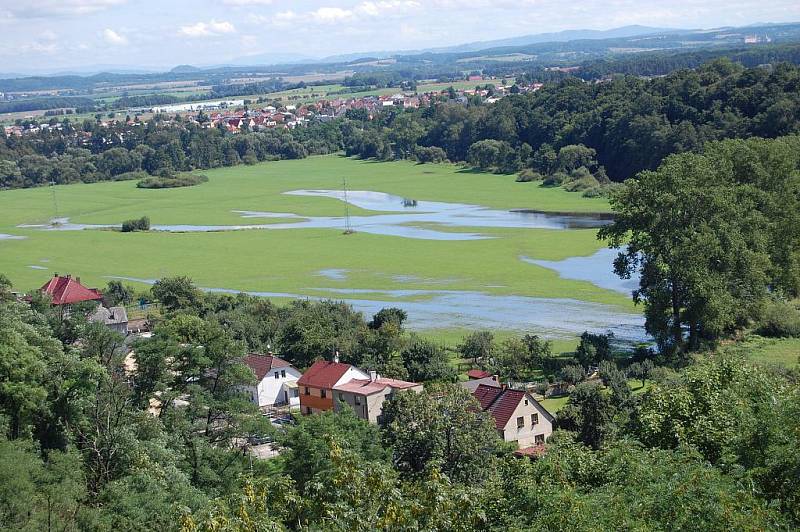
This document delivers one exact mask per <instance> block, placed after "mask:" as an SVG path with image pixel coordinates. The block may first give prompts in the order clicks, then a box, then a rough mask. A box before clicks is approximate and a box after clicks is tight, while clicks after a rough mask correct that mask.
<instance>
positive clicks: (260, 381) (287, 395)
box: [243, 353, 302, 407]
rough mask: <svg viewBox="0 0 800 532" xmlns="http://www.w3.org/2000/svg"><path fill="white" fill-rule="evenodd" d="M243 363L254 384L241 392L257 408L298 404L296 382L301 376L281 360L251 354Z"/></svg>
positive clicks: (274, 357)
mask: <svg viewBox="0 0 800 532" xmlns="http://www.w3.org/2000/svg"><path fill="white" fill-rule="evenodd" d="M243 362H244V363H245V365H247V367H248V368H250V369H251V370H252V371H253V374H254V375H255V376H256V382H255V384H253V385H251V386H244V387H243V391H244V393H245V394H247V395H248V396H249V397H250V400H251V401H253V403H255V404H257V405H258V406H259V407H268V406H282V405H289V406H294V405H298V404H300V398H299V393H298V385H297V381H298V380H299V379H300V377H301V376H302V374H301V373H300V371H299V370H298V369H297V368H295V367H294V366H292V365H291V364H289V363H288V362H287V361H285V360H283V359H282V358H279V357H276V356H274V355H272V354H268V355H262V354H259V353H251V354H249V355H247V356H246V357H244V360H243Z"/></svg>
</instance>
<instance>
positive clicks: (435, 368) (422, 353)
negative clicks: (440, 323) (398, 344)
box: [400, 333, 455, 382]
mask: <svg viewBox="0 0 800 532" xmlns="http://www.w3.org/2000/svg"><path fill="white" fill-rule="evenodd" d="M400 356H401V358H402V359H403V365H405V367H406V369H407V370H408V374H409V377H410V378H411V380H413V381H417V382H421V381H434V380H438V381H445V380H451V379H453V378H454V377H455V370H454V369H453V368H452V366H450V360H449V357H448V356H447V352H446V351H445V350H444V348H442V347H441V346H439V345H437V344H435V343H434V342H432V341H430V340H426V339H424V338H420V337H419V336H417V335H416V334H413V333H412V334H411V337H410V338H409V340H408V343H407V345H406V346H405V347H404V348H403V350H402V351H401V352H400Z"/></svg>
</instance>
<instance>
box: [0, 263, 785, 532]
mask: <svg viewBox="0 0 800 532" xmlns="http://www.w3.org/2000/svg"><path fill="white" fill-rule="evenodd" d="M9 288H10V286H9V284H8V283H7V282H6V281H5V280H3V279H2V278H0V449H2V452H0V480H1V482H0V501H2V504H0V524H1V525H2V526H3V527H4V528H6V529H14V530H41V529H48V530H54V529H82V530H88V529H91V530H114V529H117V530H184V531H194V530H209V531H210V530H231V531H234V530H236V531H256V530H320V529H324V530H507V529H509V528H514V529H528V530H554V529H567V528H568V529H571V530H596V529H597V528H598V527H602V528H629V527H633V528H671V529H674V528H694V529H697V528H700V529H749V530H766V529H782V528H790V527H792V526H797V525H798V524H799V523H800V506H799V505H798V504H799V503H800V500H798V498H797V494H798V493H800V485H799V484H798V479H800V474H798V473H800V455H798V453H797V452H796V450H797V448H798V446H799V445H800V440H798V435H799V434H800V425H798V420H800V416H799V415H798V414H800V395H799V394H798V389H800V388H798V386H797V383H798V378H800V375H798V374H797V373H796V372H794V373H792V372H786V371H778V370H771V369H767V368H764V367H760V366H753V365H751V364H750V363H746V362H745V361H744V360H743V359H740V358H737V357H734V356H732V355H729V356H725V357H714V358H709V359H705V360H700V359H698V360H696V361H693V360H692V359H687V358H681V359H672V360H671V361H670V360H668V359H664V358H662V357H658V356H656V355H655V354H654V353H652V352H648V351H642V352H639V353H638V354H637V355H636V357H634V358H633V359H627V360H625V359H619V358H616V360H617V363H615V362H612V361H609V360H608V358H604V360H601V361H600V367H601V377H602V381H601V382H597V381H586V382H583V380H584V378H585V375H586V372H585V370H584V369H583V368H584V367H585V366H584V364H585V365H589V364H595V363H596V362H597V361H596V359H594V360H593V359H592V357H588V358H587V357H586V356H585V355H586V354H587V353H593V356H600V357H608V356H609V353H608V352H607V349H597V348H600V347H602V346H606V347H607V343H604V342H602V341H600V342H596V341H595V340H597V338H594V337H593V335H584V338H583V339H582V341H581V345H579V346H578V349H577V350H576V356H577V358H574V359H570V358H559V357H554V356H553V355H552V354H551V349H550V348H549V345H548V344H547V343H546V342H544V341H542V340H540V339H537V338H536V337H532V336H529V337H525V338H510V339H508V340H505V341H503V342H502V343H500V344H497V343H495V342H494V341H493V340H492V338H491V335H490V334H489V335H487V334H486V333H476V334H475V335H472V336H470V337H468V338H466V339H465V341H464V343H463V345H462V346H461V347H460V349H461V350H462V355H464V356H474V355H476V351H475V348H476V347H478V346H479V350H482V351H483V352H484V354H485V353H494V356H493V357H492V358H493V359H497V360H503V361H505V362H506V363H507V364H506V365H501V366H499V367H496V368H493V369H496V370H498V371H500V372H501V375H503V376H506V377H507V376H508V375H509V374H510V373H508V372H510V371H513V369H512V368H514V367H515V366H516V367H529V368H530V367H537V366H540V367H547V368H549V370H548V371H556V370H555V369H554V368H557V367H561V368H562V369H561V373H562V374H563V378H564V379H568V381H569V382H572V383H574V384H572V386H573V387H574V391H573V392H572V394H571V396H570V399H569V402H568V404H567V406H566V407H565V408H564V409H563V410H562V411H561V412H560V414H559V416H558V425H559V428H560V429H561V430H560V431H559V432H557V433H556V434H554V436H553V438H552V439H551V442H550V445H549V447H548V452H547V453H546V455H544V456H543V457H540V458H539V459H537V460H535V461H531V460H530V459H528V458H519V457H515V456H513V455H512V454H511V449H510V448H509V447H508V446H506V445H505V444H504V443H502V442H501V440H499V439H498V437H497V435H496V431H495V429H494V424H493V422H491V421H490V420H489V418H488V417H487V414H485V413H483V412H482V411H481V410H480V409H479V408H477V403H476V402H475V400H474V399H473V398H472V397H471V396H470V395H469V394H468V393H467V392H466V391H465V390H464V389H463V388H461V387H460V386H459V385H454V384H451V383H452V379H453V377H454V374H453V372H452V367H451V366H449V364H447V362H446V359H447V356H448V355H447V354H446V353H444V352H443V350H442V348H441V347H439V346H437V345H436V344H432V343H430V342H428V341H426V340H423V339H420V338H417V337H415V336H414V335H409V334H408V333H407V332H405V331H404V329H403V321H404V319H405V314H404V313H402V311H398V310H396V309H384V310H383V311H381V312H380V313H378V314H376V315H375V316H374V317H373V318H372V319H371V320H369V321H366V320H365V319H364V318H363V317H362V316H361V315H360V314H358V313H355V312H353V311H352V310H351V309H350V308H349V307H348V306H346V305H343V304H339V303H332V302H319V303H313V302H308V301H305V302H296V303H294V304H291V305H289V306H285V307H276V306H273V305H272V304H270V303H269V302H268V301H264V300H260V299H257V298H252V297H249V296H244V295H238V296H231V295H211V294H209V295H205V294H203V293H202V292H200V291H199V290H197V289H196V288H195V287H194V286H193V285H192V284H191V282H190V281H189V280H188V279H185V278H171V279H162V280H161V281H159V282H157V283H156V285H154V286H153V287H152V290H151V291H150V293H147V294H133V293H131V292H130V290H129V289H128V288H126V287H124V286H122V285H121V284H119V283H118V282H112V283H110V285H109V286H108V287H107V289H106V290H105V293H106V297H107V298H109V299H110V301H109V304H111V303H119V302H125V301H130V300H131V299H132V298H133V297H142V298H145V299H149V300H152V301H157V302H159V303H160V305H161V309H162V313H161V315H160V317H152V319H153V322H154V326H155V329H154V331H155V334H154V335H153V336H152V337H151V338H147V339H139V340H136V341H135V342H134V343H133V344H132V345H127V346H126V345H125V342H124V341H123V338H122V337H120V336H117V335H116V333H114V332H112V331H111V330H110V329H107V328H105V327H104V326H103V325H101V324H92V323H88V322H86V321H85V319H84V318H83V314H82V313H81V312H78V311H75V312H72V313H70V314H68V315H66V316H65V315H63V314H62V313H60V312H58V311H54V310H52V308H51V307H50V305H49V302H48V301H47V300H46V299H43V298H40V297H34V298H33V300H32V302H31V303H30V304H29V303H20V302H16V301H14V298H13V297H12V296H11V295H10V292H9ZM270 345H271V346H273V347H274V348H275V349H278V350H279V352H280V353H281V356H283V357H286V358H287V360H289V361H291V362H292V363H294V364H295V365H297V366H298V367H301V368H303V367H306V366H307V365H308V364H310V363H311V362H312V361H313V360H314V359H315V358H317V357H318V356H319V355H320V353H327V352H332V351H333V350H334V349H336V350H338V351H339V352H340V353H341V355H342V356H343V357H344V359H345V360H348V361H351V362H357V363H359V364H361V365H362V366H364V367H365V368H375V369H378V370H379V371H381V372H383V373H384V374H386V375H391V376H396V377H403V378H413V379H419V380H421V381H425V382H426V383H427V384H426V390H425V391H424V392H423V393H421V394H414V393H410V394H398V395H397V396H396V397H395V398H394V399H393V400H392V401H391V402H390V403H389V405H388V406H386V410H385V412H386V416H385V419H384V423H383V424H382V425H380V426H375V425H370V424H368V423H366V422H365V421H362V420H360V419H357V418H356V417H355V416H354V415H353V414H351V413H349V412H348V411H345V412H342V413H325V414H320V415H314V416H306V417H300V418H298V419H296V420H295V421H294V423H292V424H290V425H285V426H284V428H274V427H273V426H272V425H270V424H269V422H267V421H265V419H266V418H264V417H263V416H261V415H260V414H259V413H258V411H257V409H256V408H255V407H254V406H253V405H252V404H250V403H249V402H248V401H247V400H245V399H244V398H243V396H242V395H241V392H240V391H239V390H240V388H239V386H241V385H243V384H247V383H249V382H252V380H253V375H252V373H251V372H250V371H249V370H248V369H247V367H246V366H244V365H243V364H242V357H243V356H244V354H245V353H247V352H250V351H253V350H264V349H267V348H268V347H267V346H270ZM590 347H591V348H590ZM128 348H132V349H133V352H132V354H131V355H130V356H132V357H133V361H134V362H135V364H130V363H127V364H126V363H125V356H126V354H128V353H129V351H128ZM486 360H488V359H486ZM512 362H515V363H512ZM653 362H655V363H656V364H655V365H654V364H653ZM565 364H566V365H565ZM618 364H619V365H618ZM642 368H647V369H646V370H645V371H642ZM576 369H577V376H573V375H575V373H576V371H575V370H576ZM626 373H627V374H629V375H637V376H638V377H639V378H644V376H646V377H647V378H648V379H649V380H650V381H651V382H652V383H653V384H652V387H651V389H650V390H649V391H648V392H647V393H646V394H644V395H634V394H632V393H631V390H630V387H629V384H628V382H627V380H626V377H625V375H626ZM253 435H258V437H259V438H264V437H267V438H270V439H273V440H275V441H276V443H277V444H278V445H279V446H280V447H281V448H282V452H281V454H280V455H279V456H278V457H276V458H272V459H270V460H257V459H252V458H250V457H249V456H248V454H247V453H246V452H244V453H243V452H242V449H241V445H242V442H245V441H247V439H248V438H250V437H252V436H253Z"/></svg>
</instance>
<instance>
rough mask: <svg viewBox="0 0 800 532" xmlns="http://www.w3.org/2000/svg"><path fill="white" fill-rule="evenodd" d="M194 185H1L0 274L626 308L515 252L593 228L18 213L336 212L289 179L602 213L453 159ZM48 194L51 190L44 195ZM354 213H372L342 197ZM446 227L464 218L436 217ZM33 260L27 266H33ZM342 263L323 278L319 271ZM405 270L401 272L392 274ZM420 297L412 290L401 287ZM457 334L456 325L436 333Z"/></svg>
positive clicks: (556, 244)
mask: <svg viewBox="0 0 800 532" xmlns="http://www.w3.org/2000/svg"><path fill="white" fill-rule="evenodd" d="M204 173H205V174H206V175H208V177H209V181H208V182H207V183H203V184H201V185H199V186H194V187H188V188H178V189H161V190H148V189H138V188H136V182H133V181H127V182H107V183H96V184H76V185H66V186H57V187H53V188H37V189H25V190H10V191H3V192H0V233H7V234H12V235H18V236H24V237H26V238H25V239H23V240H0V272H3V273H4V274H6V275H7V276H8V277H9V278H10V279H11V280H12V281H13V283H14V285H15V286H16V287H17V288H18V289H21V290H29V289H32V288H34V287H38V286H40V285H41V284H42V283H43V282H44V281H45V280H46V279H47V278H48V277H49V276H50V275H52V274H53V272H60V273H72V274H74V275H80V276H81V277H82V278H83V279H84V280H85V281H86V282H87V283H88V284H91V285H93V286H104V285H105V284H106V283H107V281H108V276H122V277H134V278H141V279H155V278H160V277H164V276H170V275H189V276H190V277H192V278H193V279H194V280H195V282H196V283H197V284H198V285H199V286H203V287H215V288H228V289H235V290H250V291H262V292H280V293H291V294H301V295H308V296H322V297H327V296H331V297H336V296H335V295H332V293H331V292H328V291H327V290H326V289H327V288H333V289H342V288H359V289H367V290H376V292H375V293H365V294H359V297H360V298H363V299H385V298H386V296H385V295H384V294H380V293H378V292H377V291H378V290H391V289H419V290H431V289H434V290H439V289H445V290H474V291H481V292H485V293H490V294H497V295H520V296H533V297H549V298H574V299H579V300H583V301H589V302H596V303H605V304H611V305H615V306H618V307H619V308H620V309H621V310H626V311H631V310H632V309H633V306H632V304H631V303H630V301H629V300H628V298H626V297H625V296H624V295H622V294H618V293H615V292H612V291H609V290H604V289H601V288H598V287H596V286H594V285H592V284H591V283H588V282H583V281H573V280H566V279H561V278H560V277H559V276H558V274H557V273H556V272H554V271H552V270H549V269H546V268H542V267H539V266H535V265H532V264H527V263H524V262H522V261H521V260H519V257H520V256H522V255H524V256H528V257H533V258H537V259H545V260H561V259H565V258H567V257H571V256H586V255H591V254H592V253H594V252H595V251H596V250H597V249H599V248H600V247H602V243H601V242H599V241H598V240H597V239H596V236H595V235H596V232H595V231H594V230H569V231H564V230H546V229H504V228H491V229H490V228H479V229H475V231H477V232H480V233H482V234H486V235H489V236H493V237H495V238H492V239H487V240H472V241H435V240H417V239H411V238H401V237H393V236H383V235H374V234H368V233H358V232H357V233H356V234H353V235H343V234H342V232H341V231H340V230H338V229H284V230H246V231H225V232H213V233H165V232H147V233H120V232H117V231H111V230H84V231H42V230H37V229H31V228H28V229H23V228H18V227H17V225H18V224H32V223H46V222H48V221H49V220H50V219H51V218H53V217H55V215H56V213H57V214H58V216H60V217H69V219H70V221H71V222H76V223H90V224H91V223H94V224H119V223H121V222H122V221H124V220H126V219H131V218H138V217H141V216H148V217H149V218H150V220H151V223H152V224H154V225H157V224H201V225H202V224H213V225H234V224H244V225H246V224H262V223H274V222H278V221H286V220H280V219H272V220H270V219H243V218H241V217H240V216H239V215H238V214H236V213H234V212H232V211H234V210H255V211H273V212H285V213H296V214H299V215H308V216H342V215H343V212H344V206H343V203H342V202H341V201H338V200H336V199H331V198H321V197H302V196H287V195H282V194H281V192H285V191H289V190H295V189H303V188H306V189H315V188H318V189H340V188H341V186H342V180H343V179H344V178H346V179H347V186H348V189H350V190H371V191H379V192H387V193H392V194H397V195H401V196H403V197H409V198H414V199H417V200H436V201H446V202H461V203H471V204H479V205H484V206H487V207H494V208H501V209H515V208H528V209H539V210H544V211H556V212H561V211H573V212H606V211H608V209H609V206H608V204H607V202H606V201H605V200H603V199H597V198H594V199H587V198H583V197H582V196H581V195H580V194H577V193H569V192H565V191H564V190H562V189H559V188H546V187H542V186H540V185H539V184H538V183H516V182H515V181H514V176H510V175H493V174H486V173H480V172H474V171H470V170H464V169H462V168H460V167H458V166H454V165H418V164H413V163H410V162H389V163H377V162H371V161H359V160H353V159H348V158H344V157H341V156H326V157H312V158H308V159H305V160H299V161H279V162H269V163H263V164H259V165H255V166H237V167H231V168H223V169H215V170H211V171H206V172H204ZM54 199H55V201H54ZM350 212H351V214H352V215H364V214H374V213H375V212H374V211H365V210H362V209H359V208H356V207H353V206H351V208H350ZM437 229H439V230H442V231H468V230H470V229H467V228H449V227H437ZM32 266H33V267H34V268H32ZM327 269H342V270H348V272H347V276H346V278H344V279H331V278H328V277H325V276H324V275H322V274H321V271H322V270H327ZM401 276H402V277H401ZM414 297H423V296H409V297H408V298H407V299H413V298H414ZM442 334H443V337H445V338H447V339H450V338H453V339H455V338H456V337H458V336H460V332H457V331H442Z"/></svg>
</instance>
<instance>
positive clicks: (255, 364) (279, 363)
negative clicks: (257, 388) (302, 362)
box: [244, 353, 291, 381]
mask: <svg viewBox="0 0 800 532" xmlns="http://www.w3.org/2000/svg"><path fill="white" fill-rule="evenodd" d="M244 363H245V364H247V367H249V368H250V369H252V370H253V373H255V374H256V378H257V379H258V380H259V381H260V380H262V379H263V378H264V377H265V376H266V375H267V373H269V372H270V370H272V369H273V368H285V367H287V366H291V364H289V363H288V362H286V361H285V360H283V359H282V358H278V357H276V356H272V355H260V354H258V353H250V354H249V355H247V356H246V357H244Z"/></svg>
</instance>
